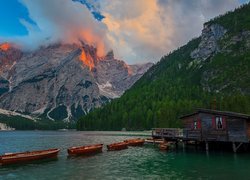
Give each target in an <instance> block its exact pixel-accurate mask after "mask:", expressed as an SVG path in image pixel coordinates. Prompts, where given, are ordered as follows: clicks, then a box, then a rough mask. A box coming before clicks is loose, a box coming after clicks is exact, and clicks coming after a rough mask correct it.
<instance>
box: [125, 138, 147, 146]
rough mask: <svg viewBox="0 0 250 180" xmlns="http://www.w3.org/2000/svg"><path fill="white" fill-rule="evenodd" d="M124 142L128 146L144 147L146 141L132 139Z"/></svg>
mask: <svg viewBox="0 0 250 180" xmlns="http://www.w3.org/2000/svg"><path fill="white" fill-rule="evenodd" d="M124 142H126V143H128V146H143V145H144V142H145V140H144V139H130V140H125V141H124Z"/></svg>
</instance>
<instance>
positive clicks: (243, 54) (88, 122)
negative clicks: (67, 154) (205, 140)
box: [77, 4, 250, 130]
mask: <svg viewBox="0 0 250 180" xmlns="http://www.w3.org/2000/svg"><path fill="white" fill-rule="evenodd" d="M198 107H204V108H211V107H213V108H216V109H219V110H231V111H236V112H241V113H248V114H249V113H250V4H247V5H244V6H241V7H240V8H238V9H236V10H235V11H233V12H228V13H226V14H225V15H222V16H219V17H216V18H215V19H212V20H211V21H209V22H207V23H205V24H204V28H203V30H202V34H201V36H200V37H198V38H195V39H193V40H191V41H190V42H189V43H187V44H186V45H184V46H182V47H180V48H178V49H177V50H175V51H174V52H172V53H169V54H168V55H166V56H164V57H162V59H161V60H160V61H159V62H158V63H157V64H155V65H154V66H152V67H151V68H150V69H149V70H148V71H147V72H146V73H145V74H144V75H143V76H142V78H141V79H140V80H138V81H137V82H136V83H135V84H134V85H133V86H132V88H130V89H129V90H128V91H126V92H125V94H124V95H123V96H122V97H121V98H119V99H116V100H114V101H112V102H111V103H108V104H107V105H106V106H104V107H103V108H99V109H96V110H95V111H93V112H91V113H89V114H88V115H87V116H84V117H82V118H81V119H80V120H79V121H78V124H77V128H78V129H79V130H121V129H122V128H126V129H128V130H143V129H150V128H152V127H180V126H181V122H180V121H179V120H178V119H179V116H181V115H183V114H186V113H191V112H192V111H193V110H194V109H195V108H198Z"/></svg>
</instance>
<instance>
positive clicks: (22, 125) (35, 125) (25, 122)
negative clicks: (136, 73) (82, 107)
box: [0, 114, 75, 130]
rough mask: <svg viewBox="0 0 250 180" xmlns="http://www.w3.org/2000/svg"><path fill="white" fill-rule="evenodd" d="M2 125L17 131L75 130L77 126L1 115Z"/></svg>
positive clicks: (0, 121)
mask: <svg viewBox="0 0 250 180" xmlns="http://www.w3.org/2000/svg"><path fill="white" fill-rule="evenodd" d="M0 123H4V124H7V125H8V126H9V127H12V128H15V129H16V130H34V129H37V130H57V129H64V128H67V129H73V128H75V124H72V123H64V122H62V121H51V120H38V121H33V120H30V119H26V118H23V117H20V116H7V115H2V114H1V115H0Z"/></svg>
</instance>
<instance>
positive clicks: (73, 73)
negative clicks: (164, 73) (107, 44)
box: [0, 44, 152, 121]
mask: <svg viewBox="0 0 250 180" xmlns="http://www.w3.org/2000/svg"><path fill="white" fill-rule="evenodd" d="M0 63H1V64H0V65H1V66H0V70H1V71H0V108H3V109H7V110H11V111H18V112H21V113H28V114H32V115H44V116H46V117H47V118H49V119H53V120H65V121H68V120H70V119H77V118H78V117H79V116H81V115H84V114H87V113H88V112H89V111H90V110H92V109H93V108H96V107H100V106H102V105H103V104H105V103H106V102H108V101H109V100H110V99H112V98H116V97H119V96H120V95H121V94H122V93H123V92H124V91H125V90H126V89H128V88H129V87H130V86H131V85H132V84H133V83H134V82H135V81H136V80H137V79H138V78H140V77H141V76H142V75H143V73H144V72H145V71H146V70H147V69H148V68H149V67H150V66H151V65H152V64H150V63H149V64H143V65H140V66H139V67H138V68H134V66H128V65H126V63H125V62H123V61H120V60H116V59H115V58H114V56H113V53H112V52H110V53H109V54H108V55H107V56H105V57H101V58H99V57H97V55H96V49H95V48H93V47H90V46H88V45H85V44H83V45H82V46H79V45H53V46H49V47H43V48H40V49H39V50H37V51H34V52H21V51H20V50H18V49H16V48H14V47H9V48H8V49H7V50H2V49H0Z"/></svg>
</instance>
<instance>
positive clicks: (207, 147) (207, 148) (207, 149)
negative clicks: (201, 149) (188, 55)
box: [206, 141, 209, 152]
mask: <svg viewBox="0 0 250 180" xmlns="http://www.w3.org/2000/svg"><path fill="white" fill-rule="evenodd" d="M206 151H207V152H208V151H209V145H208V142H207V141H206Z"/></svg>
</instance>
